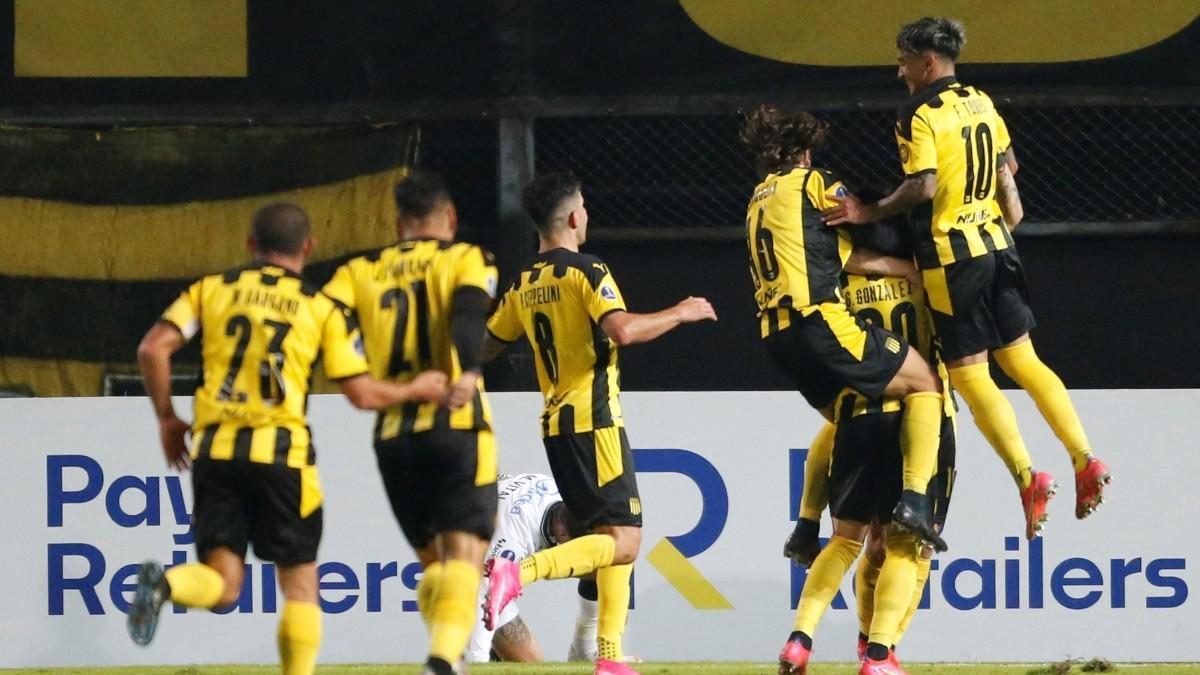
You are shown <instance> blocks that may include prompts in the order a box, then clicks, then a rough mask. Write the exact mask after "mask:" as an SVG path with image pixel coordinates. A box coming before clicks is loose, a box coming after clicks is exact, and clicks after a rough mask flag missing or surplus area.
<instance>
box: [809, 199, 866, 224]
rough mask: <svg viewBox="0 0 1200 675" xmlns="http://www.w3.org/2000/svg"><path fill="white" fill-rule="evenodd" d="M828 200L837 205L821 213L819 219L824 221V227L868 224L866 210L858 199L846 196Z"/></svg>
mask: <svg viewBox="0 0 1200 675" xmlns="http://www.w3.org/2000/svg"><path fill="white" fill-rule="evenodd" d="M830 199H832V200H833V201H835V202H837V204H838V205H837V206H835V207H833V208H831V209H827V210H825V211H822V212H821V218H823V219H824V220H825V224H826V225H862V224H864V223H868V222H870V220H871V219H870V218H869V217H868V215H867V208H866V206H865V205H863V203H862V200H861V199H859V198H858V197H855V196H854V195H846V196H845V197H831V198H830Z"/></svg>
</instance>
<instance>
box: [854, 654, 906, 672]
mask: <svg viewBox="0 0 1200 675" xmlns="http://www.w3.org/2000/svg"><path fill="white" fill-rule="evenodd" d="M858 675H908V672H907V671H906V670H904V668H903V667H902V666H901V665H900V660H899V659H897V658H896V652H895V650H892V651H889V652H888V657H887V658H886V659H883V660H882V661H876V660H875V659H872V658H870V657H868V656H865V655H864V658H863V662H862V665H861V666H859V667H858Z"/></svg>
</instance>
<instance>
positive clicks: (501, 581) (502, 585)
mask: <svg viewBox="0 0 1200 675" xmlns="http://www.w3.org/2000/svg"><path fill="white" fill-rule="evenodd" d="M486 572H487V584H488V589H487V594H486V595H484V597H483V625H484V627H486V628H487V629H488V630H496V617H498V616H500V612H502V611H504V608H505V607H507V606H508V603H510V602H512V601H513V600H516V599H517V598H519V597H521V566H520V565H518V564H517V563H515V562H513V561H511V560H509V559H508V558H502V557H500V556H496V557H495V558H492V559H491V560H489V561H488V564H487V568H486ZM597 672H599V671H597Z"/></svg>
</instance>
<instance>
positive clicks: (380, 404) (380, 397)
mask: <svg viewBox="0 0 1200 675" xmlns="http://www.w3.org/2000/svg"><path fill="white" fill-rule="evenodd" d="M338 385H339V386H340V387H341V388H342V393H343V394H345V395H346V398H348V399H350V404H351V405H353V406H354V407H355V408H358V409H359V410H380V409H382V408H387V407H389V406H393V405H396V404H398V403H407V402H409V401H421V402H425V401H436V400H438V399H440V398H441V397H442V396H443V395H445V393H446V374H445V373H443V372H441V371H437V370H426V371H425V372H423V373H421V374H419V375H417V376H416V377H414V378H413V379H412V380H410V381H409V382H405V383H403V384H401V383H398V382H381V381H379V380H376V379H375V378H373V377H371V376H370V375H356V376H354V377H348V378H346V379H343V380H338Z"/></svg>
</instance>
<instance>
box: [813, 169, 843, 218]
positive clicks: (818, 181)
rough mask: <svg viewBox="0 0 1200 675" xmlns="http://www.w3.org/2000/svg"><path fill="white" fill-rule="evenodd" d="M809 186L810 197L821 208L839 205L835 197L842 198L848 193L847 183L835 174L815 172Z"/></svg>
mask: <svg viewBox="0 0 1200 675" xmlns="http://www.w3.org/2000/svg"><path fill="white" fill-rule="evenodd" d="M813 179H814V180H812V181H810V183H809V186H808V198H809V199H811V200H812V202H813V204H814V205H815V206H816V207H817V208H818V209H820V210H822V211H824V210H826V209H832V208H833V207H835V206H837V202H836V201H835V199H842V198H844V197H845V196H846V195H847V194H848V193H847V192H846V185H845V183H843V182H842V181H841V179H839V178H837V177H836V176H834V175H833V174H830V173H827V172H820V171H818V172H815V173H814V174H813Z"/></svg>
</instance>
